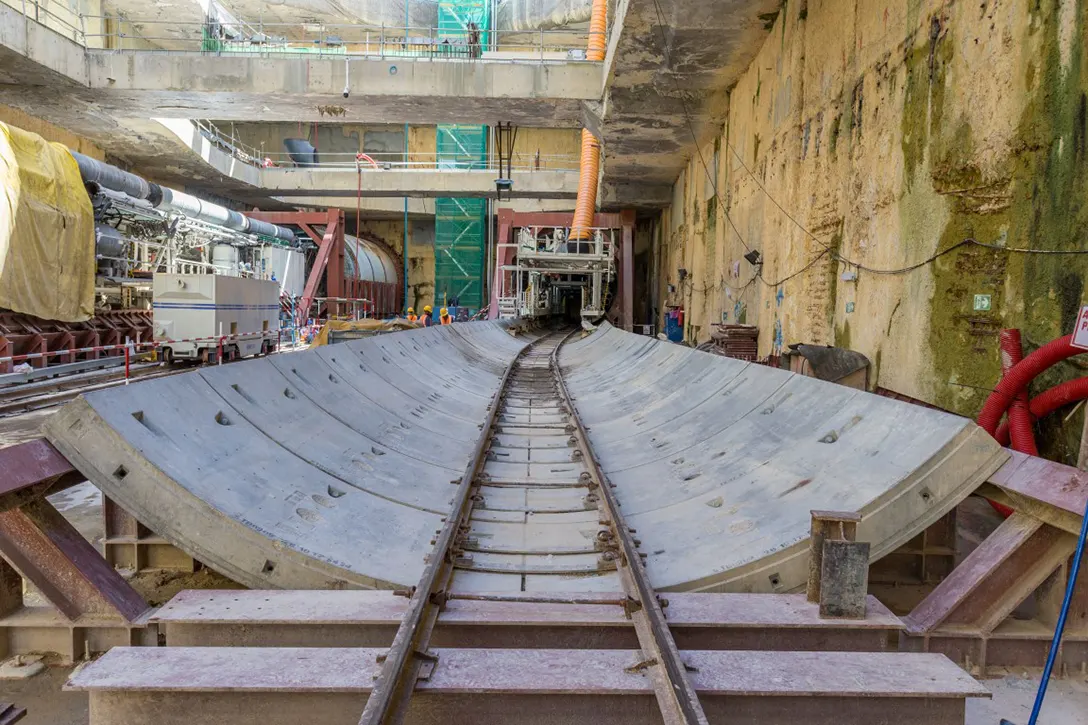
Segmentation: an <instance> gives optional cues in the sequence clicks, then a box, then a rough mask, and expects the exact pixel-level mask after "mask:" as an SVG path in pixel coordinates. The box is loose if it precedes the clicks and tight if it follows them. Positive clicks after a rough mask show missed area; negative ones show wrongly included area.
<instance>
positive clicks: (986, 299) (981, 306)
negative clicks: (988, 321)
mask: <svg viewBox="0 0 1088 725" xmlns="http://www.w3.org/2000/svg"><path fill="white" fill-rule="evenodd" d="M989 311H990V295H975V312H989Z"/></svg>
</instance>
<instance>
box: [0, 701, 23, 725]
mask: <svg viewBox="0 0 1088 725" xmlns="http://www.w3.org/2000/svg"><path fill="white" fill-rule="evenodd" d="M24 717H26V708H25V707H19V706H17V705H14V704H12V703H10V702H0V725H15V723H17V722H19V721H20V720H22V719H23V718H24Z"/></svg>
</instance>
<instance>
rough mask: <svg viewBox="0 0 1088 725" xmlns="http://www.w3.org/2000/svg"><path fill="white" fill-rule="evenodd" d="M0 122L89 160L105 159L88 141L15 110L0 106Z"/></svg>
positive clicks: (97, 148) (100, 150)
mask: <svg viewBox="0 0 1088 725" xmlns="http://www.w3.org/2000/svg"><path fill="white" fill-rule="evenodd" d="M0 121H3V122H4V123H7V124H11V125H12V126H16V127H18V128H21V129H23V130H24V131H32V132H34V133H36V134H38V135H39V136H41V137H42V138H44V139H45V140H46V141H56V142H57V143H62V144H64V145H65V146H67V147H68V148H70V149H73V150H75V151H78V152H79V153H81V154H84V155H86V156H90V157H91V158H94V159H99V160H103V159H105V158H106V154H105V152H104V151H103V150H102V149H101V148H100V147H98V146H96V145H95V144H94V143H92V142H91V141H89V140H88V139H85V138H83V137H82V136H77V135H76V134H74V133H71V132H69V131H66V130H64V129H63V128H61V127H60V126H54V125H53V124H51V123H49V122H48V121H43V120H41V119H40V118H37V117H35V116H31V115H30V114H28V113H24V112H22V111H20V110H19V109H17V108H11V107H10V106H5V105H2V104H0Z"/></svg>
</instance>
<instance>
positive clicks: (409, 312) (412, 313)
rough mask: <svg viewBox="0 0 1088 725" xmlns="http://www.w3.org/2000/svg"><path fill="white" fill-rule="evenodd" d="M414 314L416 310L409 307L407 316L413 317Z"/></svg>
mask: <svg viewBox="0 0 1088 725" xmlns="http://www.w3.org/2000/svg"><path fill="white" fill-rule="evenodd" d="M415 313H416V308H415V307H409V308H408V314H409V315H414V314H415Z"/></svg>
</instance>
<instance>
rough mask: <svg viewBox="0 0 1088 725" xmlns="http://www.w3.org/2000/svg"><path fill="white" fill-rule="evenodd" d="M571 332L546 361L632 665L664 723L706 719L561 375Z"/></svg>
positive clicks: (693, 722)
mask: <svg viewBox="0 0 1088 725" xmlns="http://www.w3.org/2000/svg"><path fill="white" fill-rule="evenodd" d="M577 332H579V330H577V329H576V330H574V331H573V332H571V333H570V334H569V335H567V336H566V337H565V338H564V339H563V342H560V344H559V345H557V346H556V347H555V350H553V351H552V359H551V366H550V367H551V369H552V373H553V375H554V376H555V383H556V387H557V388H558V390H559V394H560V396H561V397H562V400H563V404H564V405H565V407H566V408H567V412H568V413H569V414H570V418H571V423H572V424H573V426H574V432H573V435H574V437H575V438H576V439H577V444H576V445H577V447H578V448H579V449H580V450H581V451H582V460H583V462H584V464H585V465H586V467H587V468H589V473H590V476H591V477H592V479H593V480H594V481H595V482H596V484H597V486H596V489H594V488H592V487H591V489H590V490H591V492H592V491H596V492H598V494H599V495H598V498H597V501H598V508H599V509H600V511H601V514H602V519H601V523H602V524H603V525H606V526H608V527H609V531H610V532H611V539H612V540H611V542H606V543H618V546H617V549H618V550H616V551H615V552H614V554H616V555H618V560H617V561H616V569H617V572H618V573H619V576H620V581H621V582H622V583H623V588H624V593H625V594H626V595H627V597H628V598H627V601H625V602H624V609H625V611H627V613H628V616H630V617H631V620H632V622H633V623H634V625H635V633H636V634H637V635H638V641H639V645H640V646H641V647H642V656H643V658H644V659H643V661H642V662H640V663H639V664H638V665H636V668H637V669H638V670H640V671H641V670H645V671H646V672H647V673H648V674H649V675H650V678H651V680H652V681H653V685H654V694H655V695H656V696H657V704H658V707H659V708H660V709H661V716H662V718H663V719H664V722H665V725H681V724H683V725H696V724H698V725H707V718H706V714H705V713H704V712H703V706H702V704H701V703H700V702H699V696H698V695H697V694H696V693H695V688H694V687H692V685H691V681H690V680H689V679H688V676H687V668H686V666H685V665H684V663H683V661H682V660H681V659H680V650H679V649H678V648H677V646H676V640H674V639H673V636H672V632H671V631H670V630H669V625H668V623H667V622H666V621H665V612H664V610H663V609H662V607H661V602H660V601H658V598H657V594H656V593H655V592H654V590H653V587H652V586H651V585H650V578H649V576H648V575H647V573H646V567H645V565H644V564H643V563H642V555H641V553H640V552H639V550H638V542H637V541H636V540H635V538H634V536H633V534H634V533H635V532H634V529H632V528H630V527H629V526H628V525H627V522H626V521H625V520H624V518H623V514H622V513H620V507H619V502H618V501H617V499H616V494H615V493H614V492H613V491H612V484H611V483H610V482H609V481H608V478H607V477H606V476H605V475H604V471H602V470H601V466H600V463H599V462H598V461H597V457H596V456H595V455H594V454H593V448H592V446H591V445H590V443H589V436H588V435H586V429H585V426H583V425H582V421H581V418H579V416H578V413H577V409H576V408H575V407H574V403H573V400H572V398H571V396H570V392H569V391H568V390H567V385H566V383H565V382H564V381H563V373H562V371H561V370H560V367H559V349H560V348H561V347H562V346H563V343H565V342H566V341H567V339H569V338H570V337H571V336H573V335H574V334H575V333H577ZM591 486H592V484H591Z"/></svg>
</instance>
